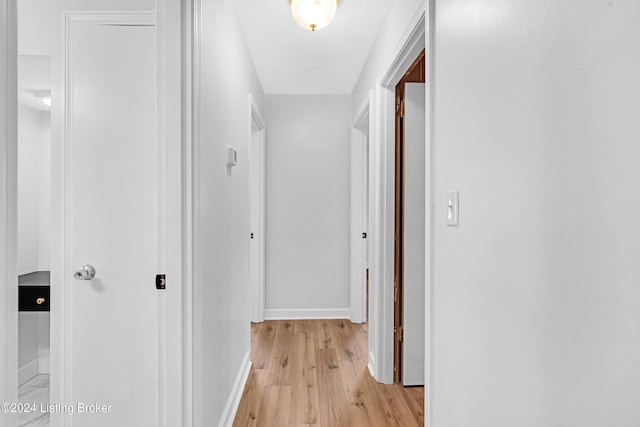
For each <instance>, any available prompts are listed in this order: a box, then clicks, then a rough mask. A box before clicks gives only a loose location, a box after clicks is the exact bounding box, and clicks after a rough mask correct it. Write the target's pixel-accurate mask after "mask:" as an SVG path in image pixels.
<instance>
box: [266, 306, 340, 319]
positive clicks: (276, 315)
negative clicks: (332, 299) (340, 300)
mask: <svg viewBox="0 0 640 427" xmlns="http://www.w3.org/2000/svg"><path fill="white" fill-rule="evenodd" d="M350 314H351V310H350V309H349V308H302V309H273V308H268V309H266V310H265V314H264V318H265V319H266V320H308V319H349V316H350Z"/></svg>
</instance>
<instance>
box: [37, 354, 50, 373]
mask: <svg viewBox="0 0 640 427" xmlns="http://www.w3.org/2000/svg"><path fill="white" fill-rule="evenodd" d="M38 373H39V374H50V373H51V361H50V359H49V356H47V357H40V358H39V359H38Z"/></svg>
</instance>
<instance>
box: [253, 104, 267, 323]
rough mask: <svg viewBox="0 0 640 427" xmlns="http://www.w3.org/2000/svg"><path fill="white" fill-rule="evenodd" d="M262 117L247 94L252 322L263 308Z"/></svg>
mask: <svg viewBox="0 0 640 427" xmlns="http://www.w3.org/2000/svg"><path fill="white" fill-rule="evenodd" d="M262 117H263V116H262V113H261V111H260V107H259V106H258V104H257V103H256V99H255V98H254V97H253V94H249V159H250V160H249V164H250V168H249V174H250V176H249V189H250V191H249V197H250V201H249V202H250V203H249V206H250V217H251V218H250V221H251V233H253V239H252V241H251V250H250V257H249V267H250V268H249V277H250V283H251V292H250V294H251V321H252V322H262V321H263V320H264V310H265V306H266V238H265V237H266V182H265V180H266V145H265V144H266V129H265V121H264V119H263V118H262ZM255 131H257V135H254V132H255ZM256 138H257V140H256ZM256 148H257V150H258V162H257V164H255V163H254V150H255V149H256ZM256 174H257V176H256ZM256 179H257V181H258V183H259V185H258V188H257V189H256V188H253V184H254V183H255V181H256ZM256 199H257V200H256ZM255 246H257V249H258V253H257V254H255V253H254V250H255Z"/></svg>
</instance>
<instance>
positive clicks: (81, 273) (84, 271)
mask: <svg viewBox="0 0 640 427" xmlns="http://www.w3.org/2000/svg"><path fill="white" fill-rule="evenodd" d="M95 275H96V269H95V268H93V266H92V265H89V264H87V265H84V266H82V267H80V269H78V270H76V272H75V273H73V278H74V279H76V280H91V279H93V278H94V277H95Z"/></svg>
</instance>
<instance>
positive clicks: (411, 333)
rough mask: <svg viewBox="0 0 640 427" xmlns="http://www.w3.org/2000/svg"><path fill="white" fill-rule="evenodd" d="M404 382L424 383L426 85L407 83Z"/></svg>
mask: <svg viewBox="0 0 640 427" xmlns="http://www.w3.org/2000/svg"><path fill="white" fill-rule="evenodd" d="M404 102H405V107H404V150H405V153H404V194H405V197H404V203H405V205H404V347H403V352H402V354H403V358H404V359H403V365H402V369H403V379H402V383H403V384H404V385H424V364H425V362H424V360H425V359H424V337H425V334H424V315H425V313H424V310H425V306H424V295H425V294H424V292H425V269H424V256H425V255H424V254H425V241H424V236H425V234H424V233H425V210H424V209H425V204H424V195H425V187H424V186H425V85H424V83H406V84H405V98H404Z"/></svg>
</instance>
